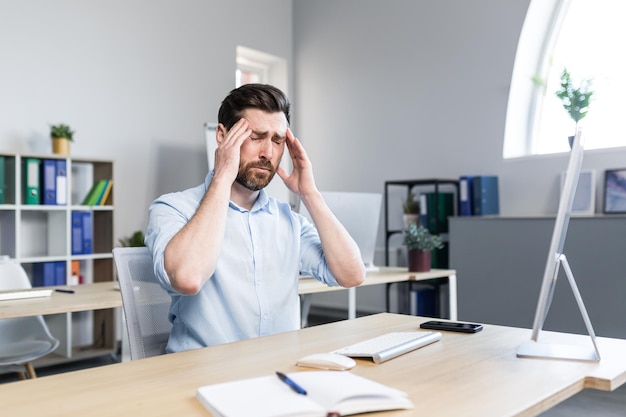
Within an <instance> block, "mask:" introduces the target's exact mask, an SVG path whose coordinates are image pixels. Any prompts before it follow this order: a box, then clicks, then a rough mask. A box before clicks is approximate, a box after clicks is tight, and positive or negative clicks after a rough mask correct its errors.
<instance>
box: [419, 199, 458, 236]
mask: <svg viewBox="0 0 626 417" xmlns="http://www.w3.org/2000/svg"><path fill="white" fill-rule="evenodd" d="M449 216H454V194H453V193H448V192H445V193H444V192H438V193H434V192H426V193H421V194H420V224H421V225H422V226H424V227H425V228H426V229H428V231H429V232H430V233H434V234H439V233H447V232H448V217H449Z"/></svg>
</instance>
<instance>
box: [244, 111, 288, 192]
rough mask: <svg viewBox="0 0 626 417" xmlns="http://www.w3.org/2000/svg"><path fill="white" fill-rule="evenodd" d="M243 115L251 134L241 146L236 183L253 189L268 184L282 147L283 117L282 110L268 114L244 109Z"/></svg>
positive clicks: (284, 120) (255, 189)
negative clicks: (248, 124)
mask: <svg viewBox="0 0 626 417" xmlns="http://www.w3.org/2000/svg"><path fill="white" fill-rule="evenodd" d="M243 117H244V118H245V119H246V120H248V122H249V123H250V128H251V129H252V134H251V135H250V137H249V138H247V139H246V140H245V141H244V142H243V144H242V145H241V157H240V161H239V173H238V174H237V178H236V180H235V181H236V182H237V183H238V184H241V185H243V186H244V187H246V188H247V189H249V190H252V191H257V190H260V189H262V188H265V187H266V186H267V184H269V183H270V181H271V180H272V178H274V174H276V169H277V168H278V165H279V164H280V160H281V158H282V156H283V152H284V150H285V140H286V137H287V118H286V117H285V114H284V113H282V112H277V113H268V112H265V111H262V110H258V109H248V110H246V111H245V112H244V114H243Z"/></svg>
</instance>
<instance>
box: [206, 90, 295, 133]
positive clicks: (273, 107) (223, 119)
mask: <svg viewBox="0 0 626 417" xmlns="http://www.w3.org/2000/svg"><path fill="white" fill-rule="evenodd" d="M289 106H290V104H289V99H288V98H287V96H286V95H285V94H284V93H283V92H282V91H280V90H279V89H278V88H276V87H274V86H271V85H267V84H245V85H242V86H241V87H239V88H235V89H234V90H232V91H231V92H230V93H229V94H228V96H226V98H225V99H224V101H222V105H221V106H220V110H219V112H218V113H217V121H218V122H219V123H221V124H223V125H224V126H225V127H226V129H228V130H230V128H231V127H233V125H234V124H235V123H237V121H238V120H239V119H241V118H242V117H243V112H244V111H245V110H247V109H259V110H263V111H266V112H269V113H277V112H283V113H284V114H285V117H286V118H287V123H288V124H289V123H290V117H291V116H290V114H289Z"/></svg>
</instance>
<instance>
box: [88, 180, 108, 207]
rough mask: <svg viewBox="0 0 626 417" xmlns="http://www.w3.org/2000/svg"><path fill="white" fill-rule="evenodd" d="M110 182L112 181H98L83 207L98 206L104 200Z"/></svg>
mask: <svg viewBox="0 0 626 417" xmlns="http://www.w3.org/2000/svg"><path fill="white" fill-rule="evenodd" d="M109 182H110V180H108V179H101V180H98V181H96V182H95V183H94V184H93V186H92V187H91V189H90V190H89V192H88V193H87V195H86V196H85V198H84V199H83V202H82V205H83V206H97V205H98V204H99V202H100V200H101V199H102V195H103V193H104V192H105V190H106V188H107V185H108V184H109Z"/></svg>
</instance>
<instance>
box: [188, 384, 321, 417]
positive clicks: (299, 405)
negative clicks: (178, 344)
mask: <svg viewBox="0 0 626 417" xmlns="http://www.w3.org/2000/svg"><path fill="white" fill-rule="evenodd" d="M196 398H197V399H198V400H199V401H200V402H201V403H202V404H203V405H204V406H205V407H206V409H207V410H209V411H210V412H211V414H213V415H214V416H216V417H217V416H221V417H250V416H256V417H275V416H285V417H287V416H303V417H325V416H326V410H325V409H324V408H323V407H322V406H321V405H319V404H318V403H316V402H315V401H314V400H313V399H312V398H311V397H309V396H306V395H300V394H297V393H295V392H293V391H292V390H291V388H289V387H288V386H287V385H286V384H284V383H283V382H281V381H280V380H279V379H278V378H277V377H276V376H275V375H272V376H264V377H259V378H252V379H244V380H239V381H232V382H226V383H223V384H214V385H207V386H204V387H200V388H199V389H198V391H197V392H196Z"/></svg>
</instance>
